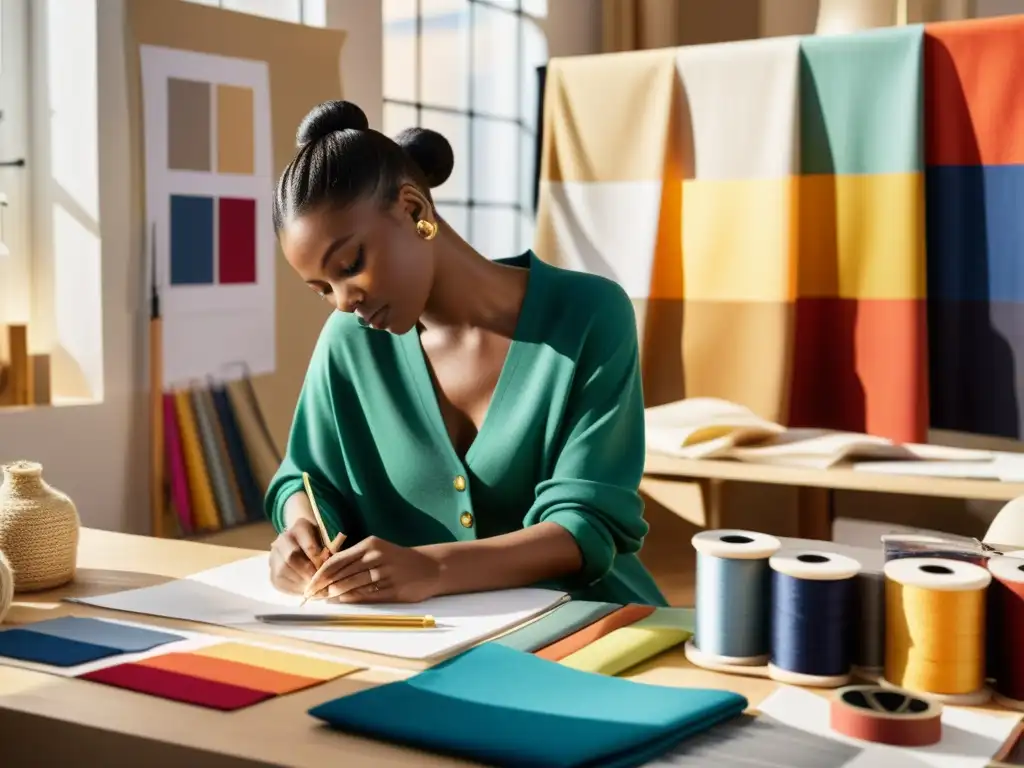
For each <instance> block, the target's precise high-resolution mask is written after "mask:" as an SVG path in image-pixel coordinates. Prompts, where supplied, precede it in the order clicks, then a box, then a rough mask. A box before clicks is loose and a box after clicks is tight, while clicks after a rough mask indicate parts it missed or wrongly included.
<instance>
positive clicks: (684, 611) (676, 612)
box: [633, 608, 695, 632]
mask: <svg viewBox="0 0 1024 768" xmlns="http://www.w3.org/2000/svg"><path fill="white" fill-rule="evenodd" d="M694 615H695V612H694V609H693V608H655V609H654V612H653V613H651V615H650V616H645V617H644V618H642V619H640V621H638V622H636V623H635V624H634V625H633V626H634V627H636V628H637V629H640V628H641V627H643V628H645V629H651V628H653V629H683V630H686V631H687V632H693V628H694V622H695V618H694Z"/></svg>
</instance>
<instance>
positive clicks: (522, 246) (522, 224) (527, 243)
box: [516, 213, 537, 253]
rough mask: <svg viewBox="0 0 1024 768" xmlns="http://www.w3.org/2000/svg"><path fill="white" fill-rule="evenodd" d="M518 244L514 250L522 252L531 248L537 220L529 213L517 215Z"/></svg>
mask: <svg viewBox="0 0 1024 768" xmlns="http://www.w3.org/2000/svg"><path fill="white" fill-rule="evenodd" d="M518 218H519V246H518V247H517V248H516V250H517V251H518V252H519V253H522V252H523V251H525V250H532V249H533V234H534V231H535V230H536V228H537V222H536V220H535V219H534V218H533V216H531V215H529V214H525V213H524V214H520V215H519V217H518Z"/></svg>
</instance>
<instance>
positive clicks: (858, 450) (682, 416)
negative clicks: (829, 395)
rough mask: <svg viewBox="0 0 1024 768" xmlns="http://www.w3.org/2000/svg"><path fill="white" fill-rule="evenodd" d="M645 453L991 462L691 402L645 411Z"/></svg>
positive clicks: (706, 401) (805, 463)
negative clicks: (785, 423) (784, 423)
mask: <svg viewBox="0 0 1024 768" xmlns="http://www.w3.org/2000/svg"><path fill="white" fill-rule="evenodd" d="M645 421H646V428H647V448H648V450H650V451H653V452H655V453H662V454H666V455H668V456H677V457H679V458H685V459H736V460H738V461H746V462H755V463H759V464H779V465H786V466H797V467H809V468H817V469H828V468H829V467H833V466H835V465H837V464H841V463H844V462H852V461H864V460H871V461H879V460H885V461H920V460H930V461H958V462H991V461H992V460H993V454H992V453H990V452H988V451H977V450H968V449H962V448H948V447H945V446H940V445H918V444H909V443H896V442H894V441H892V440H889V439H887V438H884V437H877V436H875V435H865V434H861V433H856V432H836V431H833V430H827V429H790V428H787V427H784V426H782V425H780V424H776V423H774V422H771V421H768V420H766V419H763V418H761V417H760V416H758V415H757V414H755V413H754V412H753V411H751V410H750V409H749V408H746V407H744V406H742V405H738V404H737V403H731V402H729V401H727V400H718V399H716V398H711V397H694V398H688V399H686V400H678V401H676V402H674V403H668V404H666V405H659V406H655V407H653V408H648V409H647V410H646V412H645Z"/></svg>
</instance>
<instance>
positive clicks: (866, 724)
mask: <svg viewBox="0 0 1024 768" xmlns="http://www.w3.org/2000/svg"><path fill="white" fill-rule="evenodd" d="M829 725H831V726H832V730H834V731H836V732H837V733H841V734H843V735H844V736H849V737H850V738H853V739H862V740H864V741H873V742H875V743H878V744H891V745H893V746H896V747H926V746H928V745H929V744H935V743H937V742H938V741H939V739H941V738H942V705H941V704H939V703H938V702H936V701H930V700H928V699H922V698H920V697H918V696H914V695H913V694H910V693H907V692H905V691H897V690H892V689H890V688H882V687H881V686H878V685H851V686H848V687H846V688H840V689H839V690H838V691H837V692H836V698H835V699H833V700H832V704H831V707H830V710H829Z"/></svg>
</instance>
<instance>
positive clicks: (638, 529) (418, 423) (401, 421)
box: [266, 252, 665, 605]
mask: <svg viewBox="0 0 1024 768" xmlns="http://www.w3.org/2000/svg"><path fill="white" fill-rule="evenodd" d="M502 263H505V264H510V265H513V266H519V267H524V268H528V269H529V270H530V276H529V280H528V283H527V289H526V297H525V299H524V301H523V307H522V311H521V314H520V319H519V323H518V325H517V327H516V331H515V334H514V338H513V340H512V343H511V346H510V347H509V351H508V357H507V359H506V361H505V364H504V367H503V368H502V370H501V374H500V376H499V378H498V383H497V386H496V387H495V390H494V395H493V397H492V399H491V403H490V407H489V409H488V411H487V415H486V418H485V421H484V423H483V425H482V427H481V429H480V431H479V433H478V435H477V437H476V439H475V440H474V442H473V444H472V445H471V446H470V449H469V451H468V453H467V454H466V457H465V459H464V460H463V459H460V458H459V456H458V454H457V453H456V451H455V449H454V448H453V446H452V443H451V440H450V439H449V437H448V433H447V430H446V429H445V425H444V422H443V420H442V418H441V411H440V408H439V407H438V404H437V396H436V393H435V391H434V386H433V383H432V381H431V376H430V371H429V368H428V365H427V361H426V358H425V356H424V354H423V349H422V347H421V346H420V342H419V334H418V333H417V331H416V329H413V330H411V331H410V332H408V333H406V334H404V335H402V336H396V335H393V334H389V333H386V332H381V331H375V330H373V329H371V328H367V327H365V326H363V325H362V324H360V323H359V321H358V320H357V319H356V317H355V316H353V315H350V314H345V313H341V312H336V313H333V314H332V315H331V317H330V319H328V321H327V323H326V324H325V326H324V329H323V331H322V332H321V334H320V339H319V341H318V342H317V345H316V348H315V350H314V352H313V356H312V359H311V361H310V364H309V370H308V371H307V374H306V380H305V383H304V384H303V387H302V392H301V394H300V396H299V402H298V405H297V407H296V411H295V419H294V423H293V424H292V430H291V435H290V437H289V440H288V448H287V454H286V456H285V459H284V462H283V464H282V465H281V467H280V468H279V469H278V471H277V474H276V475H275V476H274V478H273V480H272V481H271V483H270V487H269V489H268V490H267V497H266V509H267V513H268V515H269V516H270V519H271V520H272V521H273V523H274V525H275V527H276V528H277V529H278V530H279V531H280V530H281V529H282V527H283V525H284V520H283V509H284V504H285V501H286V500H287V499H288V498H289V497H290V496H292V494H294V493H297V492H299V491H301V490H302V488H303V485H302V472H303V470H305V471H306V472H308V473H309V475H310V482H311V484H312V487H313V490H314V492H315V494H316V496H317V502H318V505H319V507H320V511H321V514H322V516H323V518H324V523H325V525H326V527H327V529H328V533H329V534H330V535H331V536H332V537H333V536H335V535H336V534H337V532H338V531H343V532H344V533H345V536H346V545H351V544H354V543H356V542H357V541H360V540H361V539H363V538H364V537H366V536H370V535H372V536H377V537H378V538H382V539H385V540H387V541H390V542H393V543H395V544H399V545H402V546H407V547H414V546H420V545H425V544H437V543H442V542H453V541H467V540H473V539H477V538H483V537H487V536H496V535H499V534H503V533H509V532H511V531H514V530H518V529H520V528H523V527H525V526H528V525H534V524H536V523H540V522H544V521H547V522H552V523H557V524H558V525H561V526H563V527H564V528H565V529H566V530H567V531H569V533H571V534H572V535H573V537H574V538H575V539H576V543H577V544H578V545H579V548H580V551H581V553H582V555H583V562H584V565H583V568H582V570H581V571H580V572H579V573H578V574H576V575H575V576H574V577H573V578H570V579H566V580H562V581H559V582H553V583H549V584H545V585H543V586H549V587H554V588H557V589H564V590H566V591H569V592H571V593H572V594H573V597H575V598H577V599H586V600H599V601H606V602H613V603H629V602H639V603H647V604H652V605H664V604H665V598H664V597H663V596H662V594H661V592H660V591H659V590H658V587H657V586H656V585H655V583H654V580H653V579H652V578H651V576H650V574H649V573H648V572H647V570H646V569H645V568H644V566H643V565H642V564H641V563H640V560H639V558H638V557H637V552H638V551H639V550H640V546H641V544H642V543H643V539H644V536H645V535H646V534H647V530H648V526H647V523H646V522H645V521H644V519H643V501H642V500H641V499H640V496H639V495H638V493H637V488H638V486H639V484H640V478H641V476H642V474H643V466H644V452H645V451H644V414H643V408H644V406H643V394H642V391H641V385H640V369H639V358H638V350H637V335H636V319H635V315H634V313H633V306H632V304H631V303H630V301H629V298H628V297H627V296H626V294H625V292H624V291H623V290H622V289H621V288H620V287H619V286H618V285H617V284H616V283H614V282H612V281H610V280H607V279H605V278H602V277H598V276H596V275H591V274H585V273H582V272H575V271H569V270H564V269H559V268H557V267H554V266H552V265H550V264H547V263H545V262H543V261H541V260H540V259H538V258H537V257H536V256H535V255H534V254H533V253H530V252H527V253H526V254H523V255H522V256H519V257H515V258H512V259H505V260H502Z"/></svg>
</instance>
